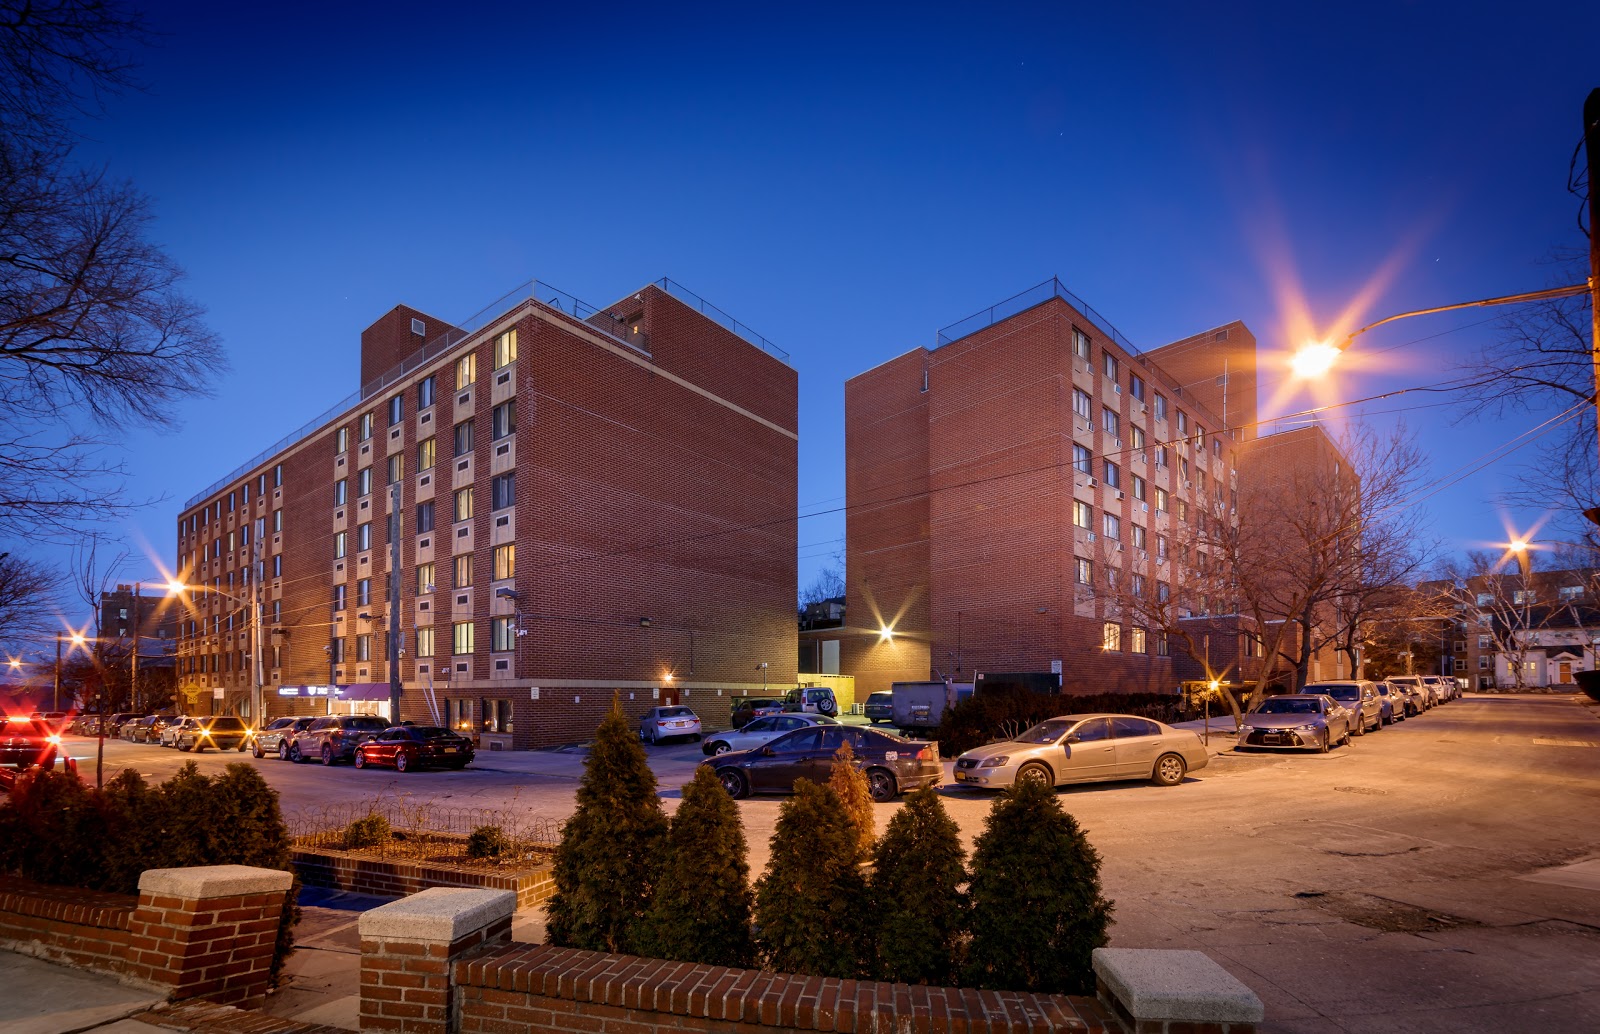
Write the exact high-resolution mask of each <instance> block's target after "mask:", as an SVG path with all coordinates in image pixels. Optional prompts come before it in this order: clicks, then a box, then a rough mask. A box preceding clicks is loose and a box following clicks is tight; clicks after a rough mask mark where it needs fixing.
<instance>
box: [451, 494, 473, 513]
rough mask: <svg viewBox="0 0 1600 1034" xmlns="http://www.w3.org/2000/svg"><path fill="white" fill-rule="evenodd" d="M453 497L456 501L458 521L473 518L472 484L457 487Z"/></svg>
mask: <svg viewBox="0 0 1600 1034" xmlns="http://www.w3.org/2000/svg"><path fill="white" fill-rule="evenodd" d="M451 498H452V499H453V500H454V502H455V520H456V521H458V522H459V521H470V520H472V486H471V485H468V486H467V487H466V488H458V489H456V491H455V495H454V496H452V497H451Z"/></svg>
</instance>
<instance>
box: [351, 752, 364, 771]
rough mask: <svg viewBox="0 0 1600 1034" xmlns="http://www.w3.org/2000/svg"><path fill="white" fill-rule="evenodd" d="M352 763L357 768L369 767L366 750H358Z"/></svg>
mask: <svg viewBox="0 0 1600 1034" xmlns="http://www.w3.org/2000/svg"><path fill="white" fill-rule="evenodd" d="M352 764H354V765H355V766H356V767H357V768H366V767H367V755H366V752H364V751H360V750H358V751H356V756H355V758H354V759H352Z"/></svg>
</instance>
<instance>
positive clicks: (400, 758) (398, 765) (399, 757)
mask: <svg viewBox="0 0 1600 1034" xmlns="http://www.w3.org/2000/svg"><path fill="white" fill-rule="evenodd" d="M410 767H411V762H410V761H408V760H406V753H405V751H401V752H400V753H398V754H396V755H395V756H394V770H395V771H396V772H404V771H405V770H406V769H408V768H410Z"/></svg>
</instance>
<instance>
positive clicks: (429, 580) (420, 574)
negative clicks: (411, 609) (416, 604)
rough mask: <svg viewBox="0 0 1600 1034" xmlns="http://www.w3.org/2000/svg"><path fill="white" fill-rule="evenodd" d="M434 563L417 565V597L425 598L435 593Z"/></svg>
mask: <svg viewBox="0 0 1600 1034" xmlns="http://www.w3.org/2000/svg"><path fill="white" fill-rule="evenodd" d="M433 587H434V581H433V562H432V561H429V562H428V563H426V564H418V565H417V595H418V596H424V595H426V594H428V593H430V592H432V591H433Z"/></svg>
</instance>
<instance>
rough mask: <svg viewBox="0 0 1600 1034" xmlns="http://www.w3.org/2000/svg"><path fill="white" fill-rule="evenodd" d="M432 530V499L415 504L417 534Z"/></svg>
mask: <svg viewBox="0 0 1600 1034" xmlns="http://www.w3.org/2000/svg"><path fill="white" fill-rule="evenodd" d="M432 530H433V500H431V499H430V500H429V501H427V502H425V503H418V504H417V534H419V535H422V534H426V533H427V532H430V531H432Z"/></svg>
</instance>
